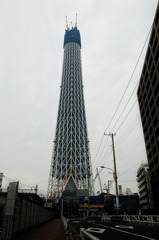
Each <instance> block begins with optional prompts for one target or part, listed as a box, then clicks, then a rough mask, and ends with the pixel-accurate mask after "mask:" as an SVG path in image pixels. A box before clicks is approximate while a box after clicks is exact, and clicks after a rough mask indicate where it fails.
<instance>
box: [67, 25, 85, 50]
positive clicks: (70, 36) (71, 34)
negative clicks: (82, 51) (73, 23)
mask: <svg viewBox="0 0 159 240" xmlns="http://www.w3.org/2000/svg"><path fill="white" fill-rule="evenodd" d="M68 42H76V43H78V44H79V45H80V47H81V37H80V32H79V30H78V29H77V28H72V29H71V30H69V31H68V30H66V32H65V37H64V46H65V45H66V43H68Z"/></svg>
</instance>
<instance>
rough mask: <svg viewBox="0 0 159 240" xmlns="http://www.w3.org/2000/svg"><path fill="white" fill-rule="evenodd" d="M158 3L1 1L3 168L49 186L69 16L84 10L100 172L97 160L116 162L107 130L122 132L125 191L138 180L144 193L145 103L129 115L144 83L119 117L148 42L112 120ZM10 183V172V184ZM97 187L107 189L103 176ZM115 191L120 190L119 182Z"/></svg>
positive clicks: (85, 65) (86, 77) (119, 158)
mask: <svg viewBox="0 0 159 240" xmlns="http://www.w3.org/2000/svg"><path fill="white" fill-rule="evenodd" d="M157 2H158V1H157V0H140V1H139V0H129V1H127V0H118V1H115V0H105V1H104V0H99V1H95V0H88V1H84V0H79V1H77V0H76V1H73V0H67V1H64V0H60V1H55V0H27V1H24V0H23V1H20V0H14V1H13V0H8V1H5V0H1V1H0V112H1V114H0V163H1V164H0V172H3V173H4V175H5V176H6V177H8V178H10V179H13V180H19V181H20V183H23V184H25V185H28V186H34V185H36V184H37V185H38V186H39V189H41V190H44V191H43V192H42V193H44V194H45V191H46V190H47V185H48V177H49V170H50V163H51V155H52V148H53V140H54V135H55V127H56V119H57V109H58V102H59V94H60V84H61V75H62V62H63V39H64V33H65V15H67V16H68V21H69V22H70V21H72V22H73V24H74V23H75V15H76V13H78V29H79V30H80V33H81V41H82V49H81V53H82V72H83V83H84V96H85V106H86V116H87V125H88V134H89V140H90V152H91V161H92V166H93V172H94V175H95V171H96V167H100V166H101V165H104V166H106V167H109V168H113V160H112V151H111V138H110V137H109V139H108V140H107V138H108V137H106V136H105V137H104V138H103V140H102V137H103V134H104V131H105V130H106V132H107V133H110V132H113V133H115V132H116V136H115V139H114V140H115V148H116V162H117V171H118V173H119V174H118V181H119V184H121V185H122V188H123V190H125V188H128V187H130V188H131V190H132V191H133V192H137V184H136V170H137V168H138V167H139V166H140V164H141V162H146V161H147V160H146V153H145V146H144V140H143V133H142V127H141V122H140V115H139V109H138V104H137V103H136V104H135V105H134V108H133V110H132V111H131V113H130V114H129V115H128V117H127V119H126V121H124V122H123V120H124V119H125V117H126V116H127V114H128V112H129V111H130V109H131V107H132V106H133V104H134V102H135V100H136V90H135V91H134V94H133V95H132V98H131V100H130V101H129V103H128V105H127V107H126V109H125V111H124V112H123V114H122V116H121V117H120V119H119V120H118V118H119V116H120V114H121V112H122V111H123V108H124V107H125V105H126V104H127V102H128V99H129V97H130V95H131V93H132V91H133V90H134V87H135V86H136V84H137V82H138V80H139V78H140V74H141V71H142V66H143V61H144V57H145V52H146V47H147V45H146V47H145V50H144V52H143V54H142V57H141V59H140V62H139V64H138V67H137V69H136V71H135V74H134V75H133V78H132V80H131V82H130V85H129V87H128V89H127V91H126V94H125V96H124V98H123V101H122V103H121V105H120V107H119V109H118V111H117V113H116V114H115V116H114V118H113V120H112V122H111V124H110V125H109V127H108V124H109V122H110V120H111V118H112V116H113V114H114V112H115V110H116V108H117V106H118V104H119V101H120V99H121V97H122V95H123V93H124V91H125V88H126V85H127V83H128V82H129V80H130V77H131V75H132V72H133V69H134V67H135V64H136V62H137V59H138V57H139V54H140V52H141V50H142V47H143V45H144V42H145V40H146V37H147V35H148V33H149V30H150V27H151V24H152V22H153V18H154V14H155V10H156V7H157ZM117 120H118V122H117ZM116 122H117V124H116ZM122 122H123V125H121V123H122ZM115 124H116V126H115V127H114V125H115ZM120 125H121V127H120ZM107 127H108V128H107ZM118 128H119V130H118ZM101 140H102V143H101V147H100V148H99V145H100V142H101ZM108 172H110V171H109V170H107V169H103V170H102V172H101V179H102V185H103V186H104V184H107V181H108V180H111V179H112V174H110V173H108ZM8 183H9V180H8V179H6V178H4V180H3V187H6V186H7V184H8ZM20 186H21V187H23V188H25V186H23V185H20ZM95 187H96V190H99V184H98V181H97V182H96V183H95ZM111 191H112V192H114V183H113V184H112V189H111Z"/></svg>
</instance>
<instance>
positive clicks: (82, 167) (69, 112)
mask: <svg viewBox="0 0 159 240" xmlns="http://www.w3.org/2000/svg"><path fill="white" fill-rule="evenodd" d="M60 88H61V89H60V100H59V108H58V116H57V125H56V132H55V139H54V146H53V153H52V161H51V167H50V175H49V183H48V194H49V196H52V197H61V195H62V194H63V192H64V191H65V190H66V189H67V187H68V185H69V187H71V186H72V188H73V187H75V188H76V189H90V186H91V181H90V179H91V178H92V170H91V161H90V151H89V141H88V133H87V123H86V114H85V104H84V93H83V82H82V67H81V38H80V32H79V30H78V29H77V27H76V26H75V27H74V28H73V27H72V29H71V30H70V29H69V28H68V29H67V30H66V31H65V36H64V58H63V71H62V81H61V87H60Z"/></svg>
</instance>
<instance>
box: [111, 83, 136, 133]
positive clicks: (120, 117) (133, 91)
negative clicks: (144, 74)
mask: <svg viewBox="0 0 159 240" xmlns="http://www.w3.org/2000/svg"><path fill="white" fill-rule="evenodd" d="M138 83H139V81H138V82H137V84H136V86H135V88H134V89H133V91H132V93H131V95H130V97H129V99H128V101H127V103H126V105H125V107H124V108H123V110H122V112H121V114H120V115H119V117H118V119H117V121H116V123H115V124H114V126H113V128H112V130H111V132H112V131H113V129H114V128H115V126H116V125H117V123H118V121H119V119H120V118H121V116H122V115H123V113H124V111H125V109H126V107H127V105H128V103H129V102H130V100H131V98H132V96H133V94H134V92H135V89H136V88H137V86H138Z"/></svg>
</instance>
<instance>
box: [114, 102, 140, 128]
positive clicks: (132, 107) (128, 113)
mask: <svg viewBox="0 0 159 240" xmlns="http://www.w3.org/2000/svg"><path fill="white" fill-rule="evenodd" d="M136 103H137V99H136V100H135V102H134V104H133V105H132V107H131V109H130V111H129V112H128V114H127V115H126V117H125V118H124V120H123V121H122V123H121V124H120V126H119V127H118V129H117V130H116V131H115V132H118V131H119V129H120V128H121V127H122V125H123V123H124V122H125V121H126V119H127V117H128V116H129V114H130V113H131V111H132V109H133V107H134V106H135V104H136Z"/></svg>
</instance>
